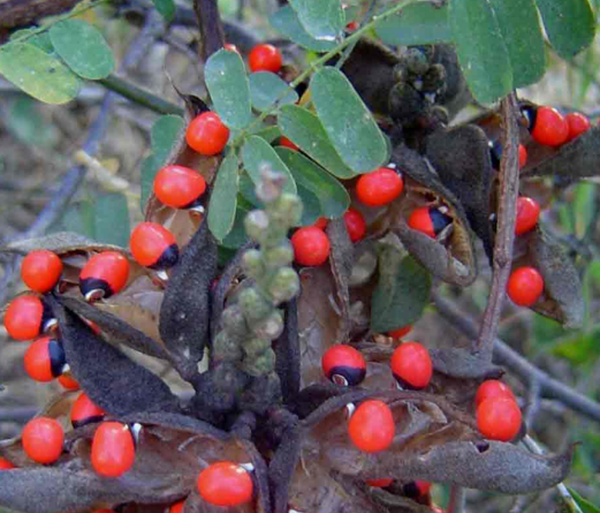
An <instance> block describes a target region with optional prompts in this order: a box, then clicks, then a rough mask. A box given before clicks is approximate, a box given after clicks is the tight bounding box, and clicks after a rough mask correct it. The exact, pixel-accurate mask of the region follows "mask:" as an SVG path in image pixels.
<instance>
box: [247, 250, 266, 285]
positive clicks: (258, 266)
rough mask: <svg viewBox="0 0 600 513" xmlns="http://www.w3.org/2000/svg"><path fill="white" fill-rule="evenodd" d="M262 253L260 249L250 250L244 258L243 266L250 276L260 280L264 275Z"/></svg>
mask: <svg viewBox="0 0 600 513" xmlns="http://www.w3.org/2000/svg"><path fill="white" fill-rule="evenodd" d="M262 256H263V255H262V251H259V250H258V249H249V250H248V251H246V252H245V253H244V256H243V257H242V265H243V266H244V270H245V271H246V273H247V274H248V276H250V277H252V278H254V279H255V280H257V279H259V278H260V277H261V276H262V275H263V274H264V271H265V269H264V265H263V258H262Z"/></svg>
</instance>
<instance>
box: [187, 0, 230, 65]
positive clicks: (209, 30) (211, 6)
mask: <svg viewBox="0 0 600 513" xmlns="http://www.w3.org/2000/svg"><path fill="white" fill-rule="evenodd" d="M194 11H195V12H196V18H197V19H198V28H199V29H200V37H202V45H201V56H200V57H201V58H202V60H203V61H204V62H206V60H207V59H208V58H209V57H210V56H211V55H212V54H213V53H215V52H216V51H218V50H220V49H221V48H223V45H224V44H225V35H224V33H223V25H222V23H221V15H220V14H219V6H218V5H217V0H194Z"/></svg>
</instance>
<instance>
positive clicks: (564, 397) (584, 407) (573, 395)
mask: <svg viewBox="0 0 600 513" xmlns="http://www.w3.org/2000/svg"><path fill="white" fill-rule="evenodd" d="M433 301H434V303H435V305H436V307H437V309H438V312H439V313H440V315H441V316H442V317H444V318H445V319H446V320H447V321H448V322H449V323H450V324H451V325H452V326H454V327H455V328H457V329H458V330H459V331H461V332H462V333H464V334H465V335H466V336H467V337H469V338H472V339H474V338H475V337H477V333H478V329H477V323H476V322H475V320H474V319H472V318H471V317H470V316H469V315H467V314H466V313H465V312H463V311H462V310H460V309H459V308H457V307H456V306H455V305H454V304H452V303H451V302H450V301H448V300H447V299H444V298H443V297H442V296H441V295H440V294H439V293H437V292H435V293H434V294H433ZM494 357H495V361H496V363H498V364H500V365H505V366H506V367H508V368H510V370H511V371H513V372H514V373H515V374H517V375H518V376H520V377H521V378H522V379H523V380H524V381H528V382H530V381H531V380H532V379H534V378H535V379H536V380H537V381H538V383H539V385H540V389H541V392H542V394H545V395H547V396H550V397H553V398H555V399H558V400H559V401H561V402H562V403H563V404H564V405H565V406H567V407H569V408H570V409H571V410H573V411H576V412H578V413H580V414H582V415H584V416H586V417H588V418H590V419H593V420H596V421H598V422H600V404H598V403H597V402H595V401H592V400H591V399H589V398H588V397H586V396H585V395H583V394H580V393H578V392H577V391H575V390H574V389H573V388H571V387H569V386H568V385H565V384H564V383H562V382H561V381H558V380H556V379H554V378H552V377H550V376H549V375H548V374H547V373H545V372H544V371H543V370H540V369H538V368H537V367H536V366H535V365H533V364H531V363H530V362H529V361H528V360H527V359H525V358H524V357H523V356H521V355H520V354H519V353H517V352H516V351H515V350H514V349H512V348H510V347H509V346H508V345H507V344H506V343H505V342H503V341H502V340H500V339H499V338H496V340H495V343H494Z"/></svg>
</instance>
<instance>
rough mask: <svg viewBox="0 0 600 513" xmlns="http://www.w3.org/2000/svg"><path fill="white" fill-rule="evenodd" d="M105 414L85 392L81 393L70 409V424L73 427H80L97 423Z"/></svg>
mask: <svg viewBox="0 0 600 513" xmlns="http://www.w3.org/2000/svg"><path fill="white" fill-rule="evenodd" d="M105 413H106V412H105V411H104V410H103V409H102V408H100V407H98V406H96V404H95V403H94V402H93V401H92V400H91V399H90V398H89V397H88V396H87V394H86V393H85V392H81V394H80V395H79V397H78V398H77V399H76V400H75V402H74V403H73V406H72V407H71V414H70V419H71V424H73V427H81V426H85V425H86V424H89V423H91V422H98V421H99V420H102V418H103V417H104V415H105Z"/></svg>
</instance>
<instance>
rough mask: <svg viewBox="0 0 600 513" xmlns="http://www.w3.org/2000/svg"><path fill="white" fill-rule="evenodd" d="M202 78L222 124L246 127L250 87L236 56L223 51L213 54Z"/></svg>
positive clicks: (248, 117) (250, 117)
mask: <svg viewBox="0 0 600 513" xmlns="http://www.w3.org/2000/svg"><path fill="white" fill-rule="evenodd" d="M204 78H205V80H206V86H207V87H208V92H209V93H210V96H211V98H212V101H213V104H214V107H215V110H216V111H217V114H219V116H220V117H221V120H222V121H223V123H225V124H226V125H227V126H228V127H229V128H237V129H242V128H244V127H246V126H247V125H248V124H249V123H250V120H251V119H252V111H251V108H250V87H249V84H248V77H247V75H246V68H245V67H244V61H242V58H241V57H240V56H239V54H238V53H237V52H228V51H227V50H223V49H221V50H219V51H218V52H217V53H214V54H212V55H211V56H210V58H209V59H208V61H207V62H206V66H205V67H204Z"/></svg>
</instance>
